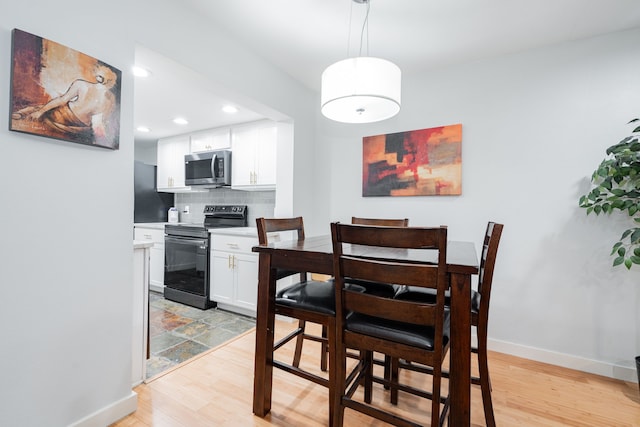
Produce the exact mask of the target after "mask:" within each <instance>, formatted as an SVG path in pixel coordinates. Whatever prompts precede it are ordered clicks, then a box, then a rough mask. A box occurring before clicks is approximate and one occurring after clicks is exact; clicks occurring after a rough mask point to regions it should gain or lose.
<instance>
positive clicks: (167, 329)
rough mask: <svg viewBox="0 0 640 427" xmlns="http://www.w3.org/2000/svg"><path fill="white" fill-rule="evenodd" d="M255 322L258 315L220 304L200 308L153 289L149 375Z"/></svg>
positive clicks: (181, 360) (232, 335)
mask: <svg viewBox="0 0 640 427" xmlns="http://www.w3.org/2000/svg"><path fill="white" fill-rule="evenodd" d="M254 326H255V319H253V318H251V317H247V316H242V315H240V314H235V313H231V312H228V311H224V310H219V309H217V308H210V309H208V310H200V309H198V308H194V307H190V306H187V305H184V304H180V303H177V302H173V301H169V300H166V299H164V297H163V296H162V294H161V293H157V292H153V291H151V292H149V339H150V345H149V348H150V358H149V360H147V378H151V377H153V376H156V375H157V374H159V373H161V372H163V371H165V370H167V369H169V368H171V367H173V366H175V365H177V364H179V363H182V362H184V361H185V360H188V359H190V358H192V357H194V356H196V355H198V354H200V353H202V352H204V351H206V350H209V349H210V348H213V347H216V346H218V345H220V344H222V343H224V342H225V341H228V340H230V339H231V338H234V337H236V336H238V335H240V334H241V333H243V332H246V331H248V330H249V329H251V328H253V327H254Z"/></svg>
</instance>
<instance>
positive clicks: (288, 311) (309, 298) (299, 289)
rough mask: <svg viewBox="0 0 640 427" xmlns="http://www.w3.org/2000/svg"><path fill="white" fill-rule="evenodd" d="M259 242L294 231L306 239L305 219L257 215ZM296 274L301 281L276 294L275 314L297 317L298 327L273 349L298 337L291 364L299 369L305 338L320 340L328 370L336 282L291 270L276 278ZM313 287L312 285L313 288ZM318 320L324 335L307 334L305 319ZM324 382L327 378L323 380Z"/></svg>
mask: <svg viewBox="0 0 640 427" xmlns="http://www.w3.org/2000/svg"><path fill="white" fill-rule="evenodd" d="M256 225H257V228H258V243H259V244H261V245H267V244H269V237H268V233H275V232H285V231H293V232H295V233H297V239H298V240H299V241H302V240H304V238H305V236H304V221H303V219H302V217H296V218H270V219H267V218H257V219H256ZM295 274H299V275H300V279H299V281H298V282H295V283H293V284H291V285H289V286H286V287H285V288H283V289H281V290H280V291H278V292H277V294H276V313H278V314H282V315H285V316H288V317H291V318H294V319H298V327H297V328H296V329H295V330H294V331H293V332H291V333H290V334H289V335H287V336H286V337H284V338H282V339H281V340H280V341H278V342H276V343H275V344H274V350H277V349H278V348H280V347H282V346H283V345H285V344H286V343H287V342H289V341H291V340H292V339H293V338H296V347H295V351H294V356H293V362H292V363H291V366H293V367H294V368H299V366H300V359H301V356H302V346H303V342H304V340H305V339H307V340H310V341H316V342H320V343H321V345H322V350H321V355H322V357H321V361H322V363H321V369H322V370H323V371H326V370H327V368H326V356H325V352H326V351H328V348H327V347H328V339H327V332H328V327H329V323H330V321H331V322H332V319H333V317H334V300H333V298H334V297H333V282H328V281H316V280H307V273H306V272H297V271H289V270H278V271H277V272H276V280H280V279H283V278H285V277H289V276H292V275H295ZM311 286H313V288H311ZM307 321H310V322H313V323H319V324H321V325H322V336H320V337H319V336H316V335H311V334H307V333H306V331H305V330H306V322H307ZM322 383H324V381H322Z"/></svg>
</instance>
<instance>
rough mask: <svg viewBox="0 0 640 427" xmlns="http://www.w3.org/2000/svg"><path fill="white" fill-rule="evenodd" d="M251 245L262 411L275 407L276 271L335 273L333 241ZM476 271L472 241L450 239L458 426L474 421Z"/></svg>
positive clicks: (453, 403) (454, 420) (453, 400)
mask: <svg viewBox="0 0 640 427" xmlns="http://www.w3.org/2000/svg"><path fill="white" fill-rule="evenodd" d="M252 250H253V252H257V253H258V255H259V257H258V299H257V310H256V347H255V365H254V380H253V381H254V383H253V413H254V414H255V415H257V416H260V417H264V416H265V415H267V414H268V413H269V411H270V410H271V394H272V381H273V360H274V359H273V343H274V324H275V295H276V272H277V270H278V269H285V270H290V271H301V272H309V273H320V274H328V275H333V246H332V241H331V236H330V235H321V236H313V237H307V238H306V239H304V240H287V241H279V242H274V243H269V244H267V245H258V246H254V247H253V248H252ZM351 253H353V254H358V248H352V249H351ZM398 256H403V254H400V255H398ZM404 256H408V255H407V252H404ZM478 271H479V262H478V256H477V253H476V249H475V244H474V243H473V242H463V241H448V242H447V273H448V277H449V278H450V293H451V301H450V305H451V324H450V328H451V332H450V338H451V341H450V347H449V357H450V362H449V363H450V366H449V371H450V377H449V397H450V407H449V410H450V413H449V425H453V426H459V427H463V426H469V425H470V422H471V409H470V407H471V282H472V276H473V275H476V274H478Z"/></svg>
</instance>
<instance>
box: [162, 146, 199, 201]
mask: <svg viewBox="0 0 640 427" xmlns="http://www.w3.org/2000/svg"><path fill="white" fill-rule="evenodd" d="M189 152H190V141H189V135H183V136H176V137H171V138H165V139H160V140H158V179H157V186H158V191H163V192H167V193H181V192H185V191H190V190H191V187H187V186H186V185H185V184H184V156H185V154H189Z"/></svg>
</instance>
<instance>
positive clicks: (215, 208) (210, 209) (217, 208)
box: [204, 205, 247, 215]
mask: <svg viewBox="0 0 640 427" xmlns="http://www.w3.org/2000/svg"><path fill="white" fill-rule="evenodd" d="M246 209H247V207H246V206H244V205H206V206H205V207H204V214H205V215H206V214H215V213H236V214H243V213H244V212H245V211H246Z"/></svg>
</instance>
